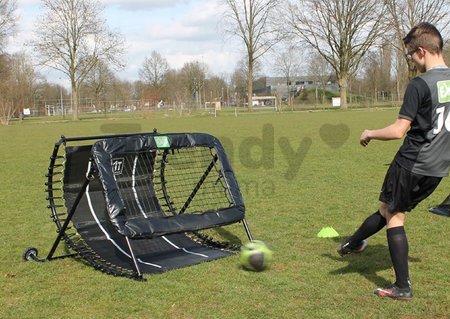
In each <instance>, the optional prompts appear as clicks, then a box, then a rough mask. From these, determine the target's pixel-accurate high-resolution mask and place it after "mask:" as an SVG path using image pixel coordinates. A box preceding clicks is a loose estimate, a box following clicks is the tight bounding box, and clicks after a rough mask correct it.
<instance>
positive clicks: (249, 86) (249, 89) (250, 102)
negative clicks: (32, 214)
mask: <svg viewBox="0 0 450 319" xmlns="http://www.w3.org/2000/svg"><path fill="white" fill-rule="evenodd" d="M247 103H248V110H249V111H250V112H252V111H253V66H249V68H248V83H247Z"/></svg>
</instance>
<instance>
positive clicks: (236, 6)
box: [223, 0, 280, 110]
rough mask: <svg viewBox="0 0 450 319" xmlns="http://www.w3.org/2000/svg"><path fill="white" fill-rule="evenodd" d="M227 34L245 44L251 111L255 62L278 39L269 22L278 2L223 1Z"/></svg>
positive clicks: (248, 99)
mask: <svg viewBox="0 0 450 319" xmlns="http://www.w3.org/2000/svg"><path fill="white" fill-rule="evenodd" d="M223 1H224V3H225V6H226V8H227V10H226V13H225V21H226V24H227V26H228V27H229V29H228V30H227V32H229V33H231V34H233V35H235V36H237V37H238V38H240V39H241V40H242V42H244V45H245V48H246V51H247V61H248V63H247V65H248V76H247V83H248V84H247V102H248V107H249V110H251V109H252V96H253V79H254V76H253V71H254V63H255V61H257V60H258V59H259V58H260V57H262V56H263V55H264V54H265V53H266V52H267V51H268V50H270V49H271V48H272V47H273V46H274V45H275V44H276V43H277V42H278V41H279V40H280V38H279V36H278V34H277V32H276V31H275V29H274V28H273V25H272V23H271V22H272V21H273V19H274V16H273V14H274V13H275V8H276V7H277V6H278V4H279V3H280V1H279V0H223Z"/></svg>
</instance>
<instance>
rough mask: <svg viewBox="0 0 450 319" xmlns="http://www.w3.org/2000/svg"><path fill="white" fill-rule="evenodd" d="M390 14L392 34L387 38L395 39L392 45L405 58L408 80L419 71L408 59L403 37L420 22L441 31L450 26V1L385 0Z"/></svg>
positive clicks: (388, 34)
mask: <svg viewBox="0 0 450 319" xmlns="http://www.w3.org/2000/svg"><path fill="white" fill-rule="evenodd" d="M384 2H385V3H386V7H387V9H388V13H389V16H390V17H389V21H390V26H391V27H390V29H389V30H391V32H389V33H387V34H386V36H391V37H392V38H393V41H391V42H392V44H393V45H394V47H395V48H396V49H397V51H398V52H399V54H398V56H403V59H404V61H403V62H404V63H402V64H403V65H407V66H408V78H410V79H411V78H413V77H414V76H416V74H417V69H416V67H415V65H414V63H412V62H411V61H408V59H406V57H405V55H404V53H406V48H405V45H404V43H403V41H402V39H403V37H405V35H406V34H407V33H408V32H409V30H410V29H411V28H412V27H414V26H415V25H417V24H419V23H420V22H429V23H432V24H434V25H435V26H436V27H437V28H438V29H440V30H441V31H444V30H446V29H447V28H448V27H449V25H450V1H449V0H444V1H442V0H384Z"/></svg>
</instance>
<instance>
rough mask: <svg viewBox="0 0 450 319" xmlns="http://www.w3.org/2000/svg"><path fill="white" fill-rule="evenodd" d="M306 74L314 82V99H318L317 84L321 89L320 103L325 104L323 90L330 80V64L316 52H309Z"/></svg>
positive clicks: (331, 71)
mask: <svg viewBox="0 0 450 319" xmlns="http://www.w3.org/2000/svg"><path fill="white" fill-rule="evenodd" d="M308 66H309V68H308V74H309V75H310V76H311V77H312V78H313V79H314V81H315V82H316V101H318V100H319V92H318V86H320V88H321V89H322V101H321V102H322V104H325V98H326V95H325V91H326V86H327V83H328V82H331V75H332V73H333V69H332V68H331V65H330V64H329V63H328V62H327V61H326V60H325V59H324V58H323V57H322V56H321V55H320V54H319V53H317V52H315V53H313V54H311V55H310V56H309V59H308Z"/></svg>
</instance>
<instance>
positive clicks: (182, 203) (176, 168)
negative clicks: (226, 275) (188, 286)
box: [23, 130, 253, 280]
mask: <svg viewBox="0 0 450 319" xmlns="http://www.w3.org/2000/svg"><path fill="white" fill-rule="evenodd" d="M46 186H47V189H46V192H47V193H48V195H47V200H48V202H49V205H48V208H49V209H50V210H51V217H52V219H53V221H54V222H55V224H56V227H57V237H56V239H55V241H54V243H53V246H52V247H51V249H50V251H49V253H48V255H47V257H46V258H40V257H38V251H37V249H36V248H28V249H27V250H26V251H25V252H24V256H23V257H24V259H25V260H35V261H51V260H54V259H60V258H66V257H74V256H79V257H81V258H83V259H84V260H86V261H87V263H88V264H90V265H91V266H93V267H95V268H96V269H99V270H101V271H102V272H105V273H108V274H112V275H115V276H125V277H128V278H133V279H137V280H143V279H144V278H143V274H145V273H161V272H164V271H167V270H170V269H174V268H180V267H186V266H189V265H194V264H198V263H201V262H205V261H210V260H215V259H218V258H222V257H226V256H229V255H231V254H234V253H235V252H237V251H239V248H240V245H241V241H240V240H239V237H238V236H234V235H232V236H229V237H231V238H232V239H231V240H228V239H224V238H222V237H223V236H221V238H219V239H217V238H216V237H215V235H214V231H211V230H216V229H218V228H220V229H222V231H221V232H220V233H221V234H225V237H226V234H227V232H228V230H227V229H225V228H226V227H225V226H228V225H230V227H232V226H231V225H233V224H242V225H243V227H244V231H245V234H246V236H247V237H248V240H250V241H251V240H252V239H253V238H252V235H251V232H250V230H249V227H248V225H247V222H246V220H245V205H244V200H243V198H242V194H241V192H240V189H239V186H238V182H237V180H236V177H235V175H234V172H233V170H232V168H231V165H230V163H229V160H228V159H227V156H226V154H225V150H224V149H223V147H222V145H221V143H220V141H219V140H218V139H217V138H215V137H213V136H211V135H209V134H202V133H172V134H160V133H158V132H156V130H155V131H154V132H153V133H142V134H125V135H108V136H92V137H75V138H67V137H64V136H63V137H62V138H61V139H60V140H59V141H58V142H57V143H56V144H55V146H54V149H53V154H52V156H51V157H50V165H49V168H48V174H47V182H46ZM233 231H235V228H233ZM61 241H64V242H65V243H66V245H67V247H68V248H69V249H70V252H69V253H67V254H64V255H61V256H55V252H56V249H57V247H58V245H59V244H60V242H61Z"/></svg>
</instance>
